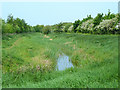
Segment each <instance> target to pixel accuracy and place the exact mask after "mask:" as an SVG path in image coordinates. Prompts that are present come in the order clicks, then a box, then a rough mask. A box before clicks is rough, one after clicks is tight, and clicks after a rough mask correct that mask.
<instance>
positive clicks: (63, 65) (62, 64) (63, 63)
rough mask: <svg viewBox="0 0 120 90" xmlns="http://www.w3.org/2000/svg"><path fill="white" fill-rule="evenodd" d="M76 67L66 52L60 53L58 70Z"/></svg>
mask: <svg viewBox="0 0 120 90" xmlns="http://www.w3.org/2000/svg"><path fill="white" fill-rule="evenodd" d="M71 67H74V66H73V64H72V62H71V60H70V59H69V57H68V56H66V55H65V54H62V55H59V57H58V59H57V65H56V70H59V71H60V70H65V69H67V68H71Z"/></svg>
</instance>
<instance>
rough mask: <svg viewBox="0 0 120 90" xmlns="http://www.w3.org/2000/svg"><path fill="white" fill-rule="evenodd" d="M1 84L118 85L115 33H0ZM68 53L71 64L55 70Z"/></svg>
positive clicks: (20, 85)
mask: <svg viewBox="0 0 120 90" xmlns="http://www.w3.org/2000/svg"><path fill="white" fill-rule="evenodd" d="M2 42H3V45H2V46H3V48H2V49H3V50H2V53H3V56H2V60H3V83H2V84H3V87H31V88H32V87H47V88H48V87H61V88H62V87H80V88H84V87H89V88H90V87H92V88H98V87H99V88H100V87H101V88H102V87H103V88H104V87H107V88H110V87H113V88H116V87H118V36H116V35H87V34H75V33H73V34H72V33H71V34H67V33H62V34H56V33H51V34H48V35H43V34H40V33H28V34H18V35H7V36H6V35H5V36H3V40H2ZM62 52H63V53H65V54H67V55H68V56H69V57H70V58H71V60H72V62H73V65H74V68H70V69H66V70H64V71H55V66H56V63H57V58H58V56H59V54H61V53H62Z"/></svg>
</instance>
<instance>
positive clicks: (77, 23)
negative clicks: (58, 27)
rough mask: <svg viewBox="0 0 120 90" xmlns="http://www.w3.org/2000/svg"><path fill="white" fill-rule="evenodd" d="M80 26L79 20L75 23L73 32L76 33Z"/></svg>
mask: <svg viewBox="0 0 120 90" xmlns="http://www.w3.org/2000/svg"><path fill="white" fill-rule="evenodd" d="M79 24H80V20H79V19H78V20H76V21H75V22H74V23H73V31H74V32H75V33H76V31H77V30H76V28H77V27H78V26H79Z"/></svg>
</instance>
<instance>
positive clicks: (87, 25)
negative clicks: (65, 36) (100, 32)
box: [79, 19, 94, 33]
mask: <svg viewBox="0 0 120 90" xmlns="http://www.w3.org/2000/svg"><path fill="white" fill-rule="evenodd" d="M93 26H94V24H93V19H90V20H87V21H86V22H83V23H82V24H81V26H79V30H80V29H81V32H82V33H89V32H90V33H92V31H93Z"/></svg>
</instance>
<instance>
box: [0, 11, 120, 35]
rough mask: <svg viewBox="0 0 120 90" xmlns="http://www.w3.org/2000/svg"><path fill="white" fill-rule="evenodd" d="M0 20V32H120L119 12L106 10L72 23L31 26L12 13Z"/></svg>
mask: <svg viewBox="0 0 120 90" xmlns="http://www.w3.org/2000/svg"><path fill="white" fill-rule="evenodd" d="M0 21H1V22H2V33H3V34H5V33H27V32H40V33H44V34H49V33H52V32H55V33H61V32H73V33H91V34H120V27H118V23H119V21H120V14H113V13H111V12H110V10H108V13H107V14H105V15H104V14H103V13H98V14H97V16H96V17H95V18H93V17H92V16H91V15H88V16H87V17H86V18H83V19H82V20H79V19H78V20H76V21H75V22H74V23H71V22H69V23H67V22H63V23H62V22H60V23H58V24H55V25H51V26H50V25H47V26H44V25H36V26H31V25H29V24H27V23H26V22H25V20H24V19H20V18H14V17H13V15H12V14H10V15H8V18H7V20H6V21H5V20H3V19H0Z"/></svg>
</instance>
